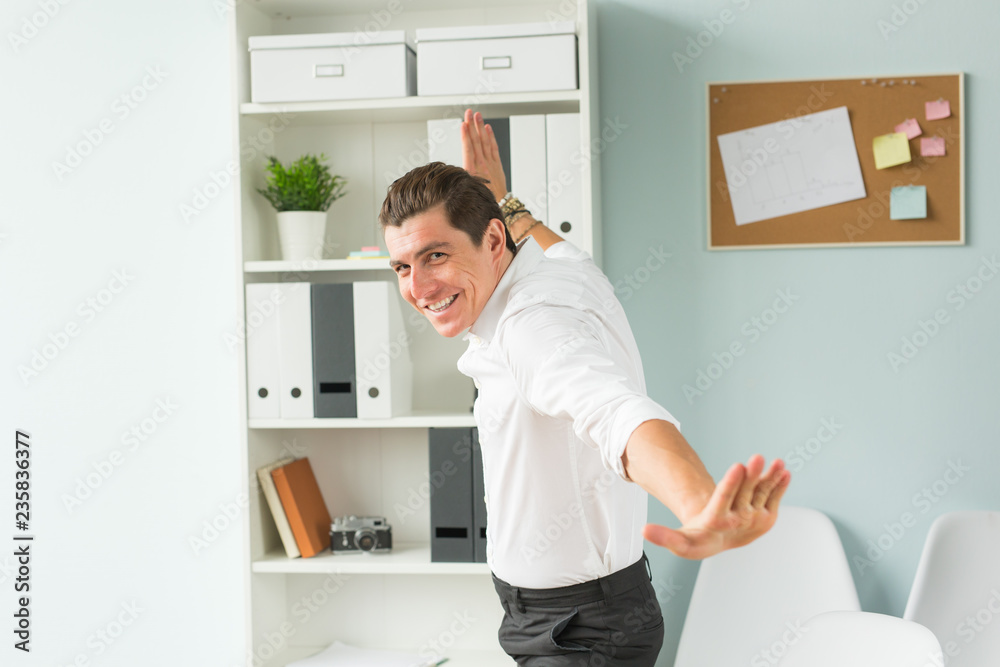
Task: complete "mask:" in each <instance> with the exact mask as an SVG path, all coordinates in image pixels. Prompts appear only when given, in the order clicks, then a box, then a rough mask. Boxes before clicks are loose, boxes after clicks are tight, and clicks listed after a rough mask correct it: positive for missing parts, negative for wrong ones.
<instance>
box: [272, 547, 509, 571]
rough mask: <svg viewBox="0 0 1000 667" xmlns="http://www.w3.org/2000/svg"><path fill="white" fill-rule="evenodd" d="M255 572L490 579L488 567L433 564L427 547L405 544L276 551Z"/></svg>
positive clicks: (461, 564)
mask: <svg viewBox="0 0 1000 667" xmlns="http://www.w3.org/2000/svg"><path fill="white" fill-rule="evenodd" d="M253 571H254V572H257V573H265V572H266V573H271V574H475V575H488V574H489V573H490V569H489V567H488V566H487V565H486V563H432V562H431V547H430V545H429V544H425V543H401V544H397V545H395V546H394V547H393V549H392V552H391V553H387V554H332V553H329V552H327V553H325V554H320V555H318V556H313V557H312V558H288V557H287V556H286V555H285V554H284V552H279V551H272V552H270V553H268V554H267V555H266V556H265V557H264V558H261V559H259V560H255V561H254V563H253Z"/></svg>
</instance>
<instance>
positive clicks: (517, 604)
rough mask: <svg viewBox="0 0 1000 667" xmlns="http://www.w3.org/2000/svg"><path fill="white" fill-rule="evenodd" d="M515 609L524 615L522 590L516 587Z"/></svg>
mask: <svg viewBox="0 0 1000 667" xmlns="http://www.w3.org/2000/svg"><path fill="white" fill-rule="evenodd" d="M514 607H516V608H517V610H518V611H519V612H521V613H522V614H523V613H524V612H525V609H524V603H523V602H521V589H520V588H516V587H515V588H514Z"/></svg>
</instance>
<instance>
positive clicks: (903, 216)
mask: <svg viewBox="0 0 1000 667" xmlns="http://www.w3.org/2000/svg"><path fill="white" fill-rule="evenodd" d="M926 217H927V187H926V186H924V185H904V186H902V187H898V188H893V189H892V192H891V193H890V195H889V219H890V220H922V219H924V218H926Z"/></svg>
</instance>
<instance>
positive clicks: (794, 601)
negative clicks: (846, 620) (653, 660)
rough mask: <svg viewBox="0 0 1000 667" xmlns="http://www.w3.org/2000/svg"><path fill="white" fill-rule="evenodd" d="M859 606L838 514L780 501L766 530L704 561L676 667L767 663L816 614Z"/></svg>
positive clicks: (687, 618) (683, 632)
mask: <svg viewBox="0 0 1000 667" xmlns="http://www.w3.org/2000/svg"><path fill="white" fill-rule="evenodd" d="M860 609H861V606H860V604H859V603H858V594H857V590H856V589H855V587H854V579H853V578H852V577H851V571H850V567H849V566H848V564H847V557H846V556H845V555H844V547H843V545H842V544H841V542H840V537H839V536H838V535H837V530H836V528H834V526H833V522H832V521H830V519H829V518H827V516H826V515H824V514H823V513H821V512H818V511H816V510H812V509H806V508H803V507H782V508H781V511H780V513H779V515H778V520H777V522H776V523H775V525H774V527H773V528H772V529H771V530H770V531H769V532H768V533H767V534H766V535H764V536H763V537H761V538H760V539H758V540H757V541H755V542H752V543H751V544H749V545H747V546H745V547H742V548H739V549H734V550H731V551H724V552H723V553H721V554H718V555H717V556H713V557H711V558H707V559H705V561H704V562H702V564H701V569H700V570H699V571H698V579H697V580H696V581H695V585H694V591H693V593H692V597H691V605H690V607H688V612H687V617H686V619H685V620H684V629H683V630H682V631H681V637H680V644H679V645H678V647H677V657H676V660H675V662H674V667H745V666H746V665H754V666H755V667H756V666H757V665H768V666H770V665H773V664H775V661H774V660H772V659H771V658H772V657H773V656H774V654H775V652H780V653H783V652H784V650H786V649H787V648H788V646H789V645H790V643H791V642H793V641H795V640H796V639H797V637H798V635H799V634H800V633H801V630H800V628H801V627H802V624H804V623H805V622H806V621H807V620H808V619H810V618H811V617H813V616H815V615H817V614H820V613H823V612H827V611H838V610H846V611H860ZM782 667H784V666H782Z"/></svg>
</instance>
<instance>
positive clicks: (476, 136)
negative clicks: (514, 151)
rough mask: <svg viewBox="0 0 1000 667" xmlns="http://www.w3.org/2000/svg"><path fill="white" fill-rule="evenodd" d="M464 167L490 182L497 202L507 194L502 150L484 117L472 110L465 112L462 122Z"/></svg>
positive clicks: (489, 185) (488, 184)
mask: <svg viewBox="0 0 1000 667" xmlns="http://www.w3.org/2000/svg"><path fill="white" fill-rule="evenodd" d="M462 167H463V168H465V170H466V171H467V172H469V173H470V174H472V175H473V176H479V177H482V178H485V179H486V180H487V181H489V182H488V183H487V184H486V185H487V186H488V187H489V189H490V191H491V192H492V193H493V196H494V197H496V200H497V201H500V200H501V199H503V197H504V195H506V194H507V177H506V176H505V175H504V173H503V165H502V164H501V162H500V149H499V147H498V146H497V139H496V137H495V136H493V128H492V127H490V126H489V125H487V124H485V123H484V122H483V115H482V114H481V113H479V112H478V111H476V112H475V113H473V112H472V109H466V110H465V120H464V121H462Z"/></svg>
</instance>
